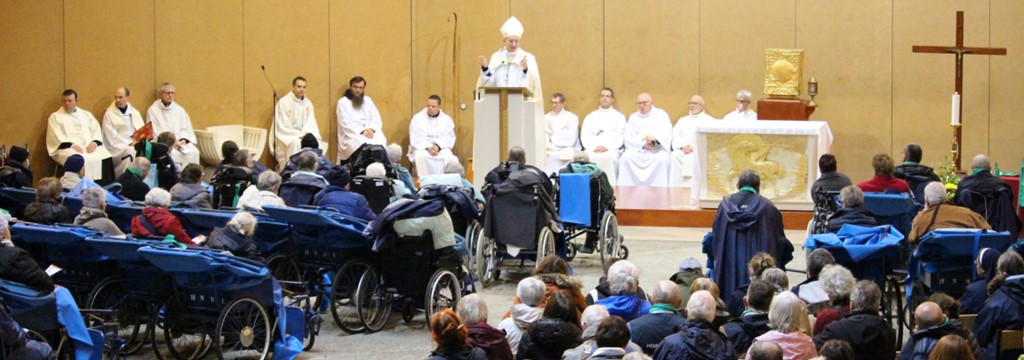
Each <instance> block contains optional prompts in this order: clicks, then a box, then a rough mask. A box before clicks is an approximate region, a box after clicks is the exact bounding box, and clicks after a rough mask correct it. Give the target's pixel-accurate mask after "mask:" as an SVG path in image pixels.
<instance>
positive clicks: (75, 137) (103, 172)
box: [46, 89, 114, 185]
mask: <svg viewBox="0 0 1024 360" xmlns="http://www.w3.org/2000/svg"><path fill="white" fill-rule="evenodd" d="M61 105H62V106H61V108H60V109H57V111H55V112H53V114H50V118H49V119H48V120H47V123H46V124H47V126H46V151H47V152H48V153H49V154H50V157H51V158H53V161H56V162H57V163H58V164H64V162H65V161H66V160H67V158H68V157H70V156H71V155H75V154H79V155H82V157H83V158H85V166H84V168H83V170H84V172H85V174H84V177H86V178H89V179H93V180H96V182H97V183H99V184H101V185H105V184H108V183H110V182H113V181H114V163H113V161H112V159H111V156H110V152H109V151H107V148H106V146H104V145H103V134H102V131H101V130H100V123H99V122H98V121H96V118H95V117H93V116H92V113H90V112H88V111H85V110H84V109H79V108H78V93H77V92H75V91H74V90H72V89H67V90H64V93H63V94H62V95H61Z"/></svg>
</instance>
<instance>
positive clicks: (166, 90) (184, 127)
mask: <svg viewBox="0 0 1024 360" xmlns="http://www.w3.org/2000/svg"><path fill="white" fill-rule="evenodd" d="M174 95H175V88H174V84H171V83H169V82H165V83H163V84H160V88H159V89H158V90H157V96H158V97H159V99H156V101H154V102H153V105H150V107H149V110H148V111H147V112H146V119H149V122H150V123H152V124H153V133H154V134H160V133H163V132H165V131H170V132H171V133H173V134H174V136H175V137H176V138H177V141H176V142H174V143H173V144H172V145H171V159H173V160H174V164H175V165H176V166H177V168H178V169H183V168H185V165H188V164H198V163H199V148H197V147H196V132H195V130H193V129H192V119H191V118H189V116H188V112H187V111H185V108H183V107H181V105H179V104H178V103H177V102H175V101H174Z"/></svg>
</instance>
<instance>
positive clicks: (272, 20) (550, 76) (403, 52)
mask: <svg viewBox="0 0 1024 360" xmlns="http://www.w3.org/2000/svg"><path fill="white" fill-rule="evenodd" d="M957 10H964V11H965V12H966V31H965V32H966V36H965V42H966V44H967V45H969V46H995V47H1006V48H1008V49H1009V50H1008V51H1009V55H1008V56H1002V57H984V56H968V57H967V59H966V61H965V64H966V65H965V68H964V76H965V82H964V92H965V96H964V123H965V127H964V149H963V150H964V161H965V163H966V164H969V161H970V159H971V157H973V155H974V154H978V153H988V154H990V156H991V157H992V158H993V160H994V161H998V162H1000V165H1001V167H1002V168H1004V169H1010V168H1014V167H1016V166H1017V165H1019V164H1020V162H1021V160H1022V159H1024V151H1022V150H1024V147H1022V146H1020V145H1019V144H1018V143H1019V139H1021V138H1024V127H1022V126H1020V125H1019V124H1020V123H1021V121H1022V119H1021V118H1019V115H1017V114H1018V113H1019V112H1020V111H1019V110H1018V107H1019V106H1017V103H1016V100H1017V96H1018V95H1020V94H1021V93H1022V92H1024V91H1022V90H1024V85H1022V83H1024V82H1022V81H1021V80H1020V79H1021V77H1022V76H1024V39H1022V38H1021V37H1020V36H1017V34H1019V33H1020V32H1021V31H1022V30H1024V23H1022V22H1020V21H1019V19H1020V18H1021V16H1022V15H1024V2H1020V1H1015V0H990V1H966V2H965V1H948V0H947V1H931V0H904V1H898V2H894V1H885V0H864V1H858V2H843V1H815V0H765V1H752V0H714V1H712V0H633V1H615V0H604V1H598V0H562V1H542V0H501V1H498V0H487V1H476V0H431V1H427V0H408V1H397V0H381V1H374V2H366V1H356V0H309V1H303V2H298V3H297V2H293V1H285V0H251V1H242V0H222V1H203V0H148V1H132V2H124V1H113V0H63V1H62V0H39V1H32V2H21V1H17V2H16V1H5V2H0V143H3V144H9V145H10V144H24V143H28V144H30V146H31V147H32V150H33V156H32V162H33V169H34V171H36V173H37V174H50V173H52V171H53V166H54V164H53V162H52V161H51V160H49V158H48V156H46V154H45V150H44V148H45V146H44V144H45V140H44V134H45V131H46V129H45V127H46V125H45V124H46V123H45V120H46V118H47V117H48V116H49V114H50V113H51V112H53V111H54V110H56V109H57V108H58V107H59V100H60V92H61V90H63V89H64V88H74V89H76V90H78V92H79V94H80V99H79V104H80V106H81V107H82V108H84V109H87V110H89V111H91V112H93V114H95V115H97V116H98V117H101V116H102V112H103V111H104V110H105V109H106V107H107V106H109V104H110V102H111V101H112V94H113V91H114V89H115V88H116V87H118V86H121V85H124V86H128V87H129V88H130V89H131V90H132V102H133V105H135V107H136V108H138V109H139V110H141V111H145V110H146V108H148V107H149V105H150V104H151V103H152V102H153V101H154V100H155V99H156V93H155V89H156V87H157V86H158V85H159V84H160V83H162V82H164V81H172V82H174V83H175V84H176V85H177V92H178V94H177V95H178V101H179V102H180V103H181V104H182V105H183V106H185V107H186V109H188V110H189V112H190V114H191V116H192V120H193V122H194V124H193V125H194V126H195V127H197V128H204V127H207V126H211V125H222V124H238V123H241V124H245V125H248V126H260V127H268V126H269V124H270V121H271V117H272V107H273V104H272V97H271V91H270V85H268V84H267V82H266V80H265V79H264V75H263V72H262V71H261V70H260V66H261V65H262V66H266V68H267V73H268V75H269V77H270V80H271V82H272V83H273V87H274V88H275V89H276V90H277V91H278V93H279V94H281V95H283V94H285V93H286V92H288V91H289V90H290V81H291V79H292V78H293V77H295V76H297V75H302V76H304V77H306V78H307V79H308V80H309V89H308V96H309V97H310V99H311V100H312V101H313V103H314V104H315V111H316V115H317V121H318V122H319V125H320V129H321V133H322V134H321V135H322V136H323V137H325V138H327V139H330V141H331V146H332V148H336V145H337V144H336V142H337V141H336V136H337V129H336V125H335V124H336V121H337V119H336V115H335V103H336V102H337V100H338V98H340V97H341V95H342V93H343V92H344V90H345V89H346V88H347V85H348V79H350V78H351V77H352V76H355V75H361V76H363V77H365V78H367V80H368V87H367V94H369V95H370V96H371V97H373V98H374V101H375V102H376V103H377V105H378V107H379V108H380V110H381V115H382V117H383V118H384V122H385V125H384V132H385V135H386V136H387V137H388V138H389V140H391V141H397V142H399V143H402V144H403V145H408V138H409V136H408V134H407V129H408V122H409V118H410V117H411V116H412V115H413V114H414V113H416V112H418V111H420V110H421V109H422V108H423V106H424V103H425V99H426V97H427V96H429V95H430V94H438V95H441V97H442V98H443V99H444V103H443V108H444V111H445V112H447V113H448V114H450V115H452V117H453V118H454V119H455V121H456V124H457V128H458V136H459V140H458V143H457V145H456V149H455V152H456V153H457V154H458V155H460V157H461V158H462V159H463V162H465V161H466V160H467V159H468V157H469V156H470V154H471V151H470V149H471V146H472V139H471V134H472V128H473V118H472V98H473V86H474V84H475V82H476V77H477V75H478V72H479V70H478V69H479V68H478V65H477V63H476V57H477V56H479V55H489V54H490V53H492V52H493V51H495V50H497V49H498V48H499V47H500V46H501V38H500V34H499V32H498V28H499V27H500V26H501V24H502V22H504V20H505V19H506V18H507V17H508V16H509V15H515V16H517V17H518V18H519V19H520V20H521V21H522V22H523V24H524V26H525V28H526V32H525V35H524V37H523V48H524V49H527V50H529V51H531V52H533V53H534V54H535V55H536V56H537V58H538V61H539V68H540V69H539V70H540V72H541V75H542V79H543V84H544V90H545V93H546V94H549V95H550V94H553V93H555V92H562V93H564V94H565V95H566V97H567V98H568V105H569V109H570V110H572V111H574V112H576V113H577V114H578V115H580V117H581V118H582V117H583V116H585V114H586V113H588V112H590V111H591V110H592V109H594V108H596V104H597V93H598V90H599V89H600V88H601V87H603V86H609V87H612V88H614V89H615V91H616V95H617V107H618V108H619V109H620V110H621V111H622V112H623V113H626V114H629V113H632V112H633V111H635V109H636V107H635V105H634V103H635V100H634V99H635V98H636V95H637V94H638V93H640V92H649V93H651V95H652V96H653V97H654V100H655V104H656V106H658V107H661V108H663V109H665V110H666V111H668V112H669V114H670V115H671V116H672V117H673V118H678V117H679V116H682V115H684V114H685V112H686V108H687V107H686V102H687V100H688V99H689V97H690V96H691V95H693V94H698V93H699V94H702V95H703V96H704V98H705V99H706V100H707V103H708V106H707V108H708V111H709V112H710V113H711V114H712V115H714V116H719V117H720V116H722V115H724V114H725V113H727V112H729V111H731V109H732V107H733V105H734V101H733V99H734V98H733V96H735V93H736V91H737V90H739V89H740V88H747V89H749V90H751V91H752V92H753V93H754V94H755V97H761V96H762V95H761V94H760V91H761V86H762V83H763V76H764V73H763V68H764V64H763V55H762V54H763V50H764V49H765V48H769V47H783V48H802V49H805V50H806V61H805V64H806V71H805V73H804V75H805V77H809V76H810V75H811V74H814V75H815V76H816V77H817V79H818V80H819V82H820V95H819V96H818V98H817V102H818V103H819V104H820V107H819V108H818V110H817V112H815V114H814V115H813V116H812V117H813V118H814V119H818V120H828V121H829V123H830V125H831V127H832V131H833V133H834V135H835V142H834V144H833V152H834V153H836V154H837V156H838V157H839V160H840V162H841V164H840V171H844V172H846V173H848V174H849V175H851V177H852V178H854V179H856V180H860V179H864V178H867V177H868V176H869V175H870V173H871V169H870V159H871V157H872V156H873V155H874V154H876V153H881V152H886V153H890V154H892V155H893V156H894V157H895V158H896V159H897V160H899V157H900V151H901V149H902V147H903V145H905V144H906V143H908V142H917V143H920V144H921V145H922V146H923V147H924V149H925V160H924V162H925V163H927V164H930V165H936V164H937V163H938V162H939V161H940V160H941V158H942V157H943V156H944V155H945V154H947V153H948V150H949V147H950V146H949V145H950V143H951V130H950V128H949V126H948V125H947V124H948V121H949V120H948V118H949V115H948V114H949V105H948V104H949V95H950V94H951V93H952V88H953V74H952V72H953V64H954V62H953V56H949V55H945V56H940V55H931V54H913V53H911V51H910V47H911V46H912V45H951V44H952V43H953V41H954V34H955V30H954V22H955V11H957ZM460 104H466V105H467V106H468V107H467V109H466V110H460V109H459V105H460ZM25 125H28V126H25ZM333 154H334V151H331V155H332V156H333ZM264 161H265V162H267V161H269V156H267V155H266V154H265V155H264ZM39 177H40V176H37V178H39Z"/></svg>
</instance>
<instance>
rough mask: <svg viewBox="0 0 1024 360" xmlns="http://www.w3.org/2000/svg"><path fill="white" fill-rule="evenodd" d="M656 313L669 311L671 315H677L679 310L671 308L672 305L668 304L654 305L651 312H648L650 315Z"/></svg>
mask: <svg viewBox="0 0 1024 360" xmlns="http://www.w3.org/2000/svg"><path fill="white" fill-rule="evenodd" d="M658 311H670V312H672V313H673V314H678V313H679V308H677V307H675V306H672V305H669V304H654V305H651V311H650V313H651V314H653V313H655V312H658Z"/></svg>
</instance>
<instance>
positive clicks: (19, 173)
mask: <svg viewBox="0 0 1024 360" xmlns="http://www.w3.org/2000/svg"><path fill="white" fill-rule="evenodd" d="M0 183H3V184H5V185H7V186H9V187H14V188H23V187H32V170H30V169H29V167H28V150H26V149H25V148H23V147H18V146H12V147H11V154H10V157H9V158H8V159H7V162H6V163H4V166H3V167H0Z"/></svg>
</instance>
